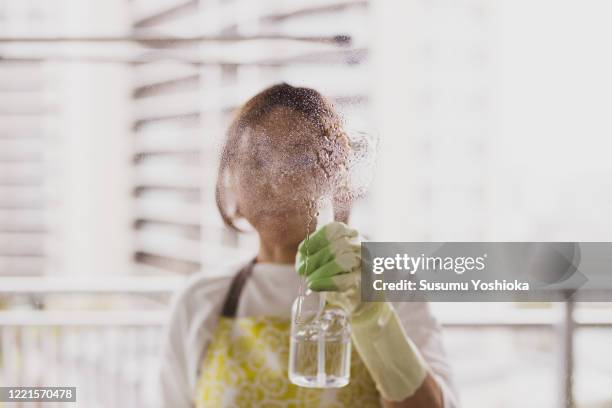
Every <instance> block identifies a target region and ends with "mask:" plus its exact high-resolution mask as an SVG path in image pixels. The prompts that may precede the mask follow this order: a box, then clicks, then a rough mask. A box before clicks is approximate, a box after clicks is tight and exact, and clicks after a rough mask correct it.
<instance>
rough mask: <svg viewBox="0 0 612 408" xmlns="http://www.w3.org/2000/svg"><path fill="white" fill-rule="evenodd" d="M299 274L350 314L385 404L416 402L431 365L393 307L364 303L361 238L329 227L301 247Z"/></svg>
mask: <svg viewBox="0 0 612 408" xmlns="http://www.w3.org/2000/svg"><path fill="white" fill-rule="evenodd" d="M296 269H297V271H298V273H299V274H300V275H302V276H305V277H306V283H307V285H308V288H309V289H311V290H313V291H326V292H332V293H329V294H328V295H327V301H328V302H329V303H330V304H334V305H337V306H339V307H342V308H343V309H344V310H345V311H346V312H347V313H349V315H350V318H351V329H352V338H353V344H354V345H355V348H356V349H357V352H358V353H359V355H360V356H361V359H362V360H363V362H364V364H365V365H366V367H367V368H368V371H369V372H370V375H371V376H372V379H373V380H374V382H375V383H376V385H377V387H378V390H379V391H380V393H381V395H382V396H383V398H385V399H387V400H389V401H403V400H404V399H406V398H408V397H410V396H412V395H413V394H414V393H415V392H416V390H417V389H418V388H419V387H420V386H421V384H422V383H423V380H424V379H425V377H426V375H427V364H426V363H425V361H424V360H423V357H422V356H421V354H420V353H419V351H418V349H417V348H416V346H415V345H414V344H413V343H412V341H411V340H410V339H409V338H408V336H407V335H406V333H405V331H404V328H403V326H402V325H401V322H400V320H399V317H398V316H397V314H396V313H395V310H394V309H393V308H392V307H391V305H390V304H389V303H386V302H373V303H362V302H361V246H360V243H359V234H358V232H357V231H356V230H353V229H351V228H349V227H348V226H346V225H345V224H343V223H340V222H332V223H330V224H327V225H325V226H324V227H322V228H320V229H319V230H317V231H316V232H315V233H314V234H312V235H311V236H310V237H309V238H308V239H306V240H304V241H303V242H302V243H301V244H300V246H299V248H298V254H297V258H296Z"/></svg>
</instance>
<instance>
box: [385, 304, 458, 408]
mask: <svg viewBox="0 0 612 408" xmlns="http://www.w3.org/2000/svg"><path fill="white" fill-rule="evenodd" d="M393 307H394V308H395V310H396V312H397V314H398V316H399V318H400V321H401V322H402V326H403V327H404V330H406V334H407V335H408V337H410V339H411V340H412V341H413V343H414V344H415V345H416V346H417V347H418V349H419V351H420V352H421V355H422V356H423V358H424V359H425V361H426V362H427V364H428V365H429V368H430V369H431V374H432V375H433V377H434V379H435V380H436V381H437V382H438V384H439V386H440V388H441V389H442V394H443V399H444V407H445V408H458V407H459V400H458V396H457V392H456V390H455V386H454V384H453V379H452V370H451V367H450V365H449V364H448V360H447V358H446V352H445V350H444V345H443V342H442V329H441V327H440V325H439V324H438V322H437V320H436V318H435V317H434V316H433V315H432V313H431V310H430V308H429V304H428V303H427V302H395V303H393Z"/></svg>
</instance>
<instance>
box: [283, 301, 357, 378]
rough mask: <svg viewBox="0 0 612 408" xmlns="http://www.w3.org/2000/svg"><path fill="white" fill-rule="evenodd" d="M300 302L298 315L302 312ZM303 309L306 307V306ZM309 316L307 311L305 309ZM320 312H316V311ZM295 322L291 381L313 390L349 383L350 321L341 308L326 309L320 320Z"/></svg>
mask: <svg viewBox="0 0 612 408" xmlns="http://www.w3.org/2000/svg"><path fill="white" fill-rule="evenodd" d="M301 301H303V299H300V298H298V299H296V301H295V303H294V308H293V310H294V312H296V311H297V310H298V309H299V306H298V303H300V302H301ZM302 306H303V305H302ZM301 312H302V314H305V308H304V307H302V308H301ZM315 313H316V311H315ZM296 317H297V316H294V319H293V320H292V328H291V345H290V354H289V379H290V380H291V382H292V383H294V384H296V385H299V386H302V387H309V388H338V387H343V386H345V385H347V384H348V383H349V380H350V369H351V335H350V326H349V323H348V318H347V316H346V314H345V312H344V311H343V310H342V309H339V308H331V307H326V308H325V309H324V310H323V312H322V313H320V315H319V317H317V316H316V314H315V315H313V316H311V317H312V319H311V320H310V321H308V316H300V317H299V318H296Z"/></svg>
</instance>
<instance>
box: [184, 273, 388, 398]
mask: <svg viewBox="0 0 612 408" xmlns="http://www.w3.org/2000/svg"><path fill="white" fill-rule="evenodd" d="M252 268H253V263H250V264H249V265H247V266H246V267H245V268H244V269H242V270H241V271H240V272H239V273H238V274H237V275H236V277H235V278H234V281H233V282H232V285H231V287H230V290H229V292H228V296H227V298H226V301H225V304H224V307H223V313H222V316H221V317H220V319H219V323H218V325H217V328H216V330H215V333H214V335H213V338H212V341H211V342H210V344H209V346H208V350H207V351H206V355H205V356H204V359H203V361H202V366H201V371H200V378H199V380H198V385H197V394H196V398H195V401H196V406H197V407H198V408H203V407H206V408H208V407H292V408H298V407H304V408H306V407H308V408H310V407H325V408H328V407H329V408H331V407H338V408H340V407H364V408H367V407H380V397H379V394H378V391H377V390H376V386H375V385H374V382H373V381H372V379H371V378H370V375H369V373H368V370H367V369H366V367H365V365H364V364H363V362H362V361H361V359H360V358H359V354H358V353H357V352H356V351H353V352H352V355H351V380H350V383H349V384H348V385H347V386H345V387H342V388H335V389H316V388H303V387H298V386H296V385H294V384H292V383H291V382H290V381H289V378H288V373H287V370H288V360H289V332H290V322H289V321H288V320H287V319H283V318H279V317H274V316H260V317H243V318H236V317H235V315H236V309H237V304H238V299H239V297H240V292H241V291H242V287H243V286H244V283H245V282H246V280H247V279H248V277H249V276H250V274H251V272H252Z"/></svg>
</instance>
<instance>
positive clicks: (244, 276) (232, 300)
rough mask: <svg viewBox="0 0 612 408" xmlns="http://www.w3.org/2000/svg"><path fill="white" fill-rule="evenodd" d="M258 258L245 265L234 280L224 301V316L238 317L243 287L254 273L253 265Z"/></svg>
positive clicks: (222, 312) (222, 313) (222, 314)
mask: <svg viewBox="0 0 612 408" xmlns="http://www.w3.org/2000/svg"><path fill="white" fill-rule="evenodd" d="M256 260H257V259H253V260H252V261H250V262H249V263H248V264H247V265H245V266H244V267H243V268H242V269H241V270H240V271H238V273H237V274H236V276H234V279H233V280H232V283H231V285H230V288H229V291H228V292H227V296H226V297H225V303H223V309H222V311H221V316H223V317H230V318H234V317H236V311H237V310H238V302H239V301H240V294H241V293H242V289H243V288H244V285H245V284H246V281H247V280H248V279H249V277H250V276H251V274H252V273H253V266H254V265H255V262H256Z"/></svg>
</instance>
